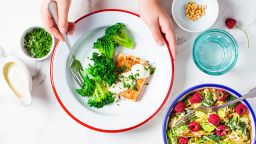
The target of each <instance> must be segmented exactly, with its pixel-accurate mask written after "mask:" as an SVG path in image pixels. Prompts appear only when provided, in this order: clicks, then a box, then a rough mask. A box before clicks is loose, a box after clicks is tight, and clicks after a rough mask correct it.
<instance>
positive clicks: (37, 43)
mask: <svg viewBox="0 0 256 144" xmlns="http://www.w3.org/2000/svg"><path fill="white" fill-rule="evenodd" d="M51 46H52V37H51V35H50V34H49V33H47V32H46V31H45V30H44V29H42V28H35V29H33V30H32V31H31V32H28V33H27V34H26V35H25V38H24V48H25V49H26V50H27V53H28V54H29V55H30V56H32V57H33V58H42V57H44V56H46V55H47V54H48V53H49V52H50V49H51Z"/></svg>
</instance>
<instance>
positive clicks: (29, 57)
mask: <svg viewBox="0 0 256 144" xmlns="http://www.w3.org/2000/svg"><path fill="white" fill-rule="evenodd" d="M36 28H41V29H43V30H45V28H43V27H41V26H31V27H28V28H27V29H26V30H25V31H24V32H23V33H22V35H21V38H20V48H21V51H22V53H23V55H25V57H26V58H27V59H30V60H34V61H41V60H45V59H47V58H48V57H49V56H50V55H51V54H52V52H53V49H54V46H55V38H54V36H53V35H51V34H50V33H49V32H47V31H46V30H45V31H46V32H47V33H48V34H50V35H51V37H52V46H51V48H50V51H49V53H48V54H47V55H45V56H44V57H41V58H33V57H32V56H30V55H28V54H27V51H26V49H25V48H24V38H25V36H26V34H27V33H28V32H31V31H32V30H33V29H36Z"/></svg>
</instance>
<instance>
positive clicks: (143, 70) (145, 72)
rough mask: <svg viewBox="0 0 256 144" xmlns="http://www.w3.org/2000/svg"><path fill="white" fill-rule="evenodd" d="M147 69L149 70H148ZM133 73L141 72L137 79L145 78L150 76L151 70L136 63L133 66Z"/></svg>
mask: <svg viewBox="0 0 256 144" xmlns="http://www.w3.org/2000/svg"><path fill="white" fill-rule="evenodd" d="M146 69H147V70H146ZM131 72H132V74H134V75H135V74H139V75H138V77H137V79H143V78H147V77H149V76H150V72H149V69H148V68H145V66H143V65H142V64H135V65H133V66H132V68H131Z"/></svg>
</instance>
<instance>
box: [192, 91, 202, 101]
mask: <svg viewBox="0 0 256 144" xmlns="http://www.w3.org/2000/svg"><path fill="white" fill-rule="evenodd" d="M202 100H203V99H202V96H201V93H200V92H199V91H198V92H196V93H194V94H193V95H192V96H191V97H190V99H189V101H190V103H200V102H201V101H202Z"/></svg>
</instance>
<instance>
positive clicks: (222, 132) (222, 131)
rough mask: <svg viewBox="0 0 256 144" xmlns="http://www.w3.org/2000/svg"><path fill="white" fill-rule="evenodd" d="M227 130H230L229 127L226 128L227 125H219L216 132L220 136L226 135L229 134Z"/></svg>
mask: <svg viewBox="0 0 256 144" xmlns="http://www.w3.org/2000/svg"><path fill="white" fill-rule="evenodd" d="M227 132H228V129H227V128H226V126H225V125H219V126H218V127H217V128H216V130H215V133H216V135H218V136H224V135H226V134H227Z"/></svg>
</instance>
